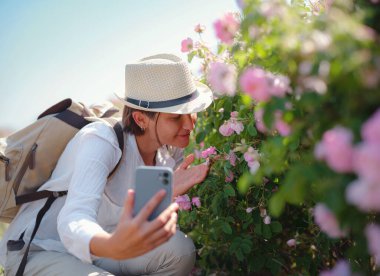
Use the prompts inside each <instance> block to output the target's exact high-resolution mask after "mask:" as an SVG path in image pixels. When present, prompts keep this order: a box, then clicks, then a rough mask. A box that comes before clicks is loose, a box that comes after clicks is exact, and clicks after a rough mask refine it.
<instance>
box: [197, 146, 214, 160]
mask: <svg viewBox="0 0 380 276" xmlns="http://www.w3.org/2000/svg"><path fill="white" fill-rule="evenodd" d="M213 154H216V148H215V147H209V148H207V149H205V150H204V151H202V152H201V157H202V158H207V157H209V156H210V155H213Z"/></svg>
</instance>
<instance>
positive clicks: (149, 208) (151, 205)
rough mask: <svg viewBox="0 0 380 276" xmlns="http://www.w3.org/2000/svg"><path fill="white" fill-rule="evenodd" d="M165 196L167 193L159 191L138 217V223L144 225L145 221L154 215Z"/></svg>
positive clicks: (162, 190)
mask: <svg viewBox="0 0 380 276" xmlns="http://www.w3.org/2000/svg"><path fill="white" fill-rule="evenodd" d="M165 194H166V191H165V190H164V189H161V190H160V191H158V192H157V193H156V194H155V195H154V196H153V197H152V198H151V199H150V200H149V201H148V202H147V204H145V206H144V207H143V208H142V209H141V210H140V212H139V213H138V214H137V215H136V221H137V222H138V223H143V222H144V221H146V220H148V217H149V216H150V214H152V212H153V210H154V209H155V208H156V207H157V206H158V204H160V202H161V201H162V200H163V198H164V197H165Z"/></svg>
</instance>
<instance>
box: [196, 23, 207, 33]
mask: <svg viewBox="0 0 380 276" xmlns="http://www.w3.org/2000/svg"><path fill="white" fill-rule="evenodd" d="M205 30H206V27H205V26H204V25H201V24H197V25H195V27H194V31H195V32H196V33H200V34H201V33H203V32H204V31H205Z"/></svg>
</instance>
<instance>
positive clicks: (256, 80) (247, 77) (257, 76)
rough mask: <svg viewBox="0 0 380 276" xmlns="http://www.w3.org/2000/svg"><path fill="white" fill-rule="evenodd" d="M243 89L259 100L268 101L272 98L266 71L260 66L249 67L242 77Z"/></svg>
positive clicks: (241, 84)
mask: <svg viewBox="0 0 380 276" xmlns="http://www.w3.org/2000/svg"><path fill="white" fill-rule="evenodd" d="M240 86H241V88H242V90H243V91H244V92H245V93H247V94H248V95H250V96H251V97H252V99H254V100H256V101H258V102H266V101H268V100H269V99H270V98H271V94H270V91H269V90H270V88H269V84H268V80H267V77H266V74H265V71H264V70H262V69H260V68H248V69H246V70H245V71H244V72H243V74H242V76H241V77H240Z"/></svg>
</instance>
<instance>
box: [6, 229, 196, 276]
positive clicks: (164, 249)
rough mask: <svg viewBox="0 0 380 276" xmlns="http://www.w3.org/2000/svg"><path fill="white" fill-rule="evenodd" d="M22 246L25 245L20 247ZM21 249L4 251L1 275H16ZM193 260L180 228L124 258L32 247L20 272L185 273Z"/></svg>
mask: <svg viewBox="0 0 380 276" xmlns="http://www.w3.org/2000/svg"><path fill="white" fill-rule="evenodd" d="M24 247H26V246H24ZM23 252H24V250H19V251H8V253H7V260H6V264H5V275H6V276H8V275H9V276H13V275H15V274H16V272H17V269H18V266H19V264H20V262H21V259H22V256H23ZM194 262H195V247H194V244H193V241H192V240H191V239H190V238H189V237H187V236H186V235H184V234H183V233H182V232H181V231H178V230H177V232H176V234H175V235H174V236H173V237H172V238H171V239H170V240H169V241H167V242H166V243H164V244H162V245H160V246H159V247H157V248H155V249H153V250H152V251H150V252H148V253H146V254H144V255H142V256H139V257H136V258H133V259H128V260H122V261H117V260H112V259H98V260H95V261H94V262H93V264H86V263H83V262H82V261H80V260H79V259H77V258H76V257H74V256H73V255H71V254H69V253H61V252H55V251H44V250H32V251H30V252H29V256H28V262H27V265H26V268H25V272H24V275H25V276H29V275H31V276H32V275H38V276H44V275H49V276H53V275H57V276H61V275H63V276H66V275H67V276H72V275H78V276H82V275H91V276H95V275H165V276H166V275H181V276H182V275H188V274H189V273H190V271H191V270H192V268H193V266H194Z"/></svg>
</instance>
